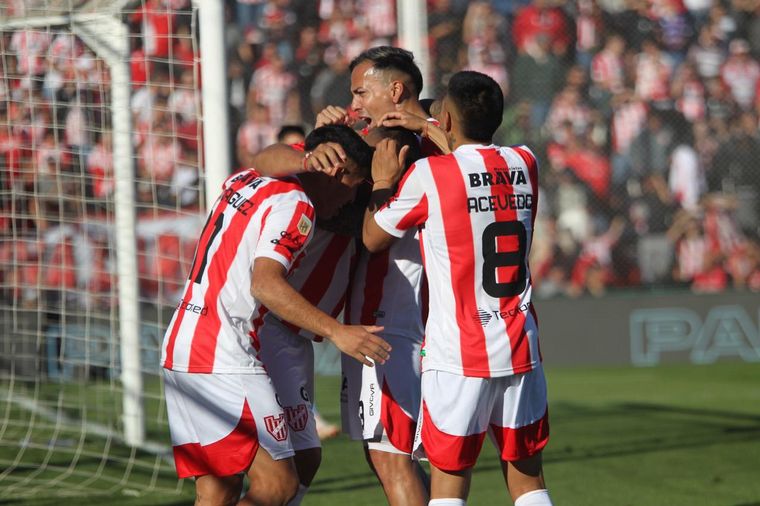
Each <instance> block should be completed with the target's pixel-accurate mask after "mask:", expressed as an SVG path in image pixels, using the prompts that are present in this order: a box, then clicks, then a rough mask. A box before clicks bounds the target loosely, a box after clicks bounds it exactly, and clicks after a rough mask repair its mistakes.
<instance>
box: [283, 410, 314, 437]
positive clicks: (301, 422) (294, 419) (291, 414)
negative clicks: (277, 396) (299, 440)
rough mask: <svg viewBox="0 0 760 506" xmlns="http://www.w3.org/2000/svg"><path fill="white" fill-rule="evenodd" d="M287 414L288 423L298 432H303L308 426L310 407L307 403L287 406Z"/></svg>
mask: <svg viewBox="0 0 760 506" xmlns="http://www.w3.org/2000/svg"><path fill="white" fill-rule="evenodd" d="M285 416H286V417H287V418H288V425H290V428H291V429H292V430H294V431H296V432H301V431H302V430H304V429H305V428H306V422H308V421H309V408H307V407H306V404H299V405H298V406H295V407H291V406H287V407H286V408H285Z"/></svg>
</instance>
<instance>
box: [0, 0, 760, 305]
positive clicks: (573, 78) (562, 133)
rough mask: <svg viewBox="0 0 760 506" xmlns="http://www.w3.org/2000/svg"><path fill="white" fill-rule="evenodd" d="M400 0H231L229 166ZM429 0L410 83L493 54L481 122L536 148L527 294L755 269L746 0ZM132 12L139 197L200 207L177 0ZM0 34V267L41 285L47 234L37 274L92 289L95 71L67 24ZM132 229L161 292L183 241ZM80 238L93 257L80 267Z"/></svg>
mask: <svg viewBox="0 0 760 506" xmlns="http://www.w3.org/2000/svg"><path fill="white" fill-rule="evenodd" d="M395 3H396V2H395V1H394V0H372V1H369V0H321V1H319V2H310V1H305V0H237V1H235V0H227V2H226V7H227V16H228V27H227V28H228V29H227V30H226V41H227V46H228V62H229V63H228V76H227V77H228V82H229V86H230V88H229V92H230V93H229V96H230V110H231V113H232V114H231V118H232V130H231V131H232V132H234V133H235V135H234V138H233V139H231V145H232V147H233V149H234V153H235V155H236V157H237V163H236V166H237V167H246V166H249V165H250V160H251V157H252V156H253V155H254V154H256V153H257V152H258V151H259V150H260V149H261V148H263V147H264V146H266V145H268V144H270V143H272V142H274V141H275V140H276V135H277V132H278V131H279V129H280V128H281V127H282V126H283V125H291V124H296V125H303V126H304V127H306V129H307V130H308V129H309V127H310V126H311V125H313V124H314V121H315V117H316V114H317V113H318V112H319V111H320V110H321V109H322V108H323V107H325V106H327V105H340V106H344V107H346V106H348V105H349V104H350V103H351V94H350V87H349V75H350V73H349V70H348V62H349V61H351V59H352V58H353V57H355V56H356V55H357V54H359V53H360V52H361V51H363V50H365V49H367V48H368V47H371V46H376V45H381V44H389V43H390V44H392V43H395V42H396V33H397V24H396V10H395V9H396V7H395ZM427 5H428V26H429V32H428V33H429V37H428V44H429V47H430V62H431V75H429V76H426V82H427V83H428V87H427V88H426V90H425V94H424V95H427V96H435V95H436V94H437V93H438V92H440V90H441V87H442V86H443V85H445V83H446V82H447V79H448V77H449V76H450V75H451V74H453V73H454V72H456V71H457V70H460V69H463V68H467V69H473V70H478V71H481V72H483V73H486V74H488V75H490V76H492V77H493V78H494V79H495V80H496V81H497V82H498V83H499V84H500V85H501V86H502V89H503V91H504V94H505V97H506V103H507V107H506V108H505V112H504V119H503V123H502V126H501V128H500V129H499V132H498V133H497V136H496V138H495V141H496V142H497V143H499V144H502V145H510V144H515V143H518V142H520V143H522V142H524V143H526V144H528V145H530V146H532V147H534V148H535V151H536V153H537V154H538V156H539V159H540V162H541V164H540V165H541V191H542V195H543V196H542V199H541V209H540V213H539V221H540V224H539V225H538V227H539V229H540V230H542V231H543V233H541V234H537V235H536V239H535V244H534V248H533V250H534V251H533V260H532V265H533V271H534V278H535V284H536V288H537V291H538V293H539V295H540V296H554V295H570V296H578V295H583V294H590V295H594V296H598V295H601V294H603V293H605V292H606V291H607V290H609V289H611V288H618V287H626V288H629V287H647V286H688V287H690V288H691V289H692V290H694V291H698V292H716V291H721V290H726V289H729V288H738V289H751V290H760V240H759V235H758V223H759V221H758V218H759V217H760V175H759V174H758V173H757V171H756V170H755V165H756V164H757V163H758V160H760V136H759V135H758V116H760V91H759V90H760V64H759V63H758V57H759V56H760V6H758V4H757V2H754V1H750V0H730V1H728V0H724V1H717V0H652V1H647V0H576V1H572V2H558V1H552V0H519V1H517V0H516V1H507V0H491V1H464V0H428V1H427ZM128 21H129V23H130V28H131V31H132V33H133V37H132V38H131V40H132V53H131V70H132V80H133V87H134V89H133V96H132V118H133V128H134V145H135V149H136V154H137V174H138V178H137V179H138V181H137V195H138V200H139V202H140V206H139V210H138V211H139V216H140V219H141V220H142V221H151V220H152V221H160V219H161V217H162V216H165V215H166V214H167V213H168V214H169V215H177V214H178V213H179V214H185V213H192V212H194V211H197V208H198V202H199V190H198V179H199V173H200V172H202V169H201V167H202V156H203V155H202V153H201V154H199V151H198V148H199V146H201V142H200V132H199V125H198V118H199V107H200V105H199V104H200V101H199V94H198V93H197V88H198V81H199V73H198V65H199V61H200V58H199V54H198V49H197V44H196V43H195V39H194V36H193V31H194V29H195V22H194V20H193V17H192V15H191V11H190V7H189V2H188V1H186V0H145V1H144V2H143V3H142V4H141V6H140V8H139V9H137V10H135V11H134V12H132V13H131V14H130V15H129V16H128ZM0 43H1V44H2V45H1V46H0V55H1V56H2V58H1V59H0V67H1V68H2V75H3V79H2V80H1V81H0V160H1V162H0V163H1V164H2V173H1V174H0V187H1V189H2V199H1V200H0V233H1V234H2V236H3V241H2V248H0V258H3V259H5V260H9V259H15V263H11V262H8V261H5V262H3V265H4V267H2V268H0V276H2V277H3V283H4V284H5V285H8V284H9V281H8V280H9V279H11V278H13V277H14V276H15V279H19V276H20V279H22V280H25V281H22V282H21V285H22V286H23V285H24V284H28V285H31V286H39V283H40V282H39V277H40V275H41V274H40V273H39V272H37V271H35V269H34V265H35V264H36V262H35V260H36V259H37V258H38V257H40V256H44V258H45V260H44V262H43V263H44V265H45V266H46V267H45V268H46V269H48V270H49V271H50V272H49V273H42V276H41V277H42V279H43V280H44V282H45V283H49V284H51V285H53V286H65V287H68V288H82V287H84V286H88V287H90V288H91V289H96V290H101V291H103V290H108V286H109V279H110V276H111V273H112V267H110V266H109V265H110V263H111V260H112V259H110V258H109V257H108V253H107V250H108V248H107V247H106V246H107V244H106V243H107V240H108V239H107V237H105V236H103V234H100V235H99V234H98V233H97V231H98V230H100V229H99V228H98V227H97V226H91V227H89V228H88V229H87V231H86V233H85V232H82V231H81V230H80V229H81V226H79V225H77V224H76V223H78V222H77V219H78V218H80V217H82V216H85V215H86V216H90V217H93V216H99V215H102V213H103V212H105V211H106V210H107V208H108V206H106V205H105V202H110V201H111V200H112V193H113V179H112V171H113V161H112V154H111V139H110V137H111V136H110V130H111V126H110V120H109V117H108V114H104V113H103V111H105V110H106V108H105V107H103V105H104V104H107V103H108V101H109V100H110V99H109V93H110V91H109V79H110V76H109V73H108V72H107V69H106V67H105V65H104V64H103V62H102V61H101V60H100V59H99V58H97V57H95V56H94V55H93V54H92V52H91V51H90V50H89V49H87V48H86V47H85V45H84V44H83V43H82V42H81V41H80V40H78V39H77V38H76V37H74V36H72V35H69V34H66V33H58V32H56V31H55V30H52V31H44V30H43V31H40V30H31V29H29V30H15V31H6V32H3V33H2V41H1V42H0ZM33 194H34V195H39V196H40V198H37V199H31V198H29V197H30V196H31V195H33ZM64 196H65V198H63V197H64ZM12 217H13V218H12ZM79 221H81V220H79ZM91 222H92V223H96V222H97V220H96V219H93V220H91ZM159 229H160V227H159ZM83 233H85V235H86V236H87V237H88V238H89V244H90V246H88V248H89V250H88V251H89V252H87V254H85V255H84V256H83V254H82V253H81V252H77V251H76V248H80V249H81V248H82V246H81V245H79V246H76V244H79V243H80V242H81V241H74V240H73V239H70V240H66V239H65V238H66V237H74V236H77V234H80V235H81V234H83ZM11 237H13V238H14V239H15V240H14V241H10V240H9V239H10V238H11ZM40 241H41V242H42V245H40ZM146 241H147V242H146V243H145V244H143V246H142V249H141V258H142V261H141V278H142V285H141V286H142V288H143V290H144V292H145V293H146V294H150V293H155V292H156V291H158V292H162V296H165V297H167V300H173V298H174V295H175V292H176V290H178V289H179V287H180V286H181V281H180V280H181V279H182V278H183V277H184V274H183V272H185V271H186V269H187V266H188V265H189V260H190V257H191V256H192V248H193V241H192V240H191V239H188V240H186V238H184V237H177V236H176V234H173V233H172V232H171V231H163V230H162V231H161V232H160V233H159V234H158V237H153V238H152V239H151V240H146ZM99 251H100V252H102V254H101V253H98V252H99ZM82 258H88V259H91V258H95V259H97V260H95V261H94V262H89V261H88V263H90V264H92V265H96V266H98V267H97V268H95V269H89V270H88V269H76V268H75V265H76V263H77V262H80V263H81V261H82V260H81V259H82ZM180 258H181V260H179V259H180ZM57 260H60V261H57ZM12 265H16V267H12ZM19 265H20V266H21V267H18V266H19ZM24 266H29V269H25V267H24ZM83 273H84V274H83ZM56 276H57V277H56ZM157 279H164V280H168V281H169V282H168V283H157V282H156V281H155V280H157ZM159 285H160V286H159ZM93 287H99V288H93ZM30 297H32V296H31V295H30Z"/></svg>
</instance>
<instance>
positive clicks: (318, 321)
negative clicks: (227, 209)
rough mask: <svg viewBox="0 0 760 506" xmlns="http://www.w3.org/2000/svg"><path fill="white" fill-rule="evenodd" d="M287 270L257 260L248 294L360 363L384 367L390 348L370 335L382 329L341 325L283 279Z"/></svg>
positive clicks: (282, 317) (265, 259)
mask: <svg viewBox="0 0 760 506" xmlns="http://www.w3.org/2000/svg"><path fill="white" fill-rule="evenodd" d="M286 273H287V271H286V268H285V266H283V265H282V264H281V263H280V262H278V261H277V260H273V259H271V258H267V257H258V258H256V260H254V263H253V274H252V282H251V293H252V294H253V296H254V297H255V298H256V300H258V301H260V302H261V303H262V304H264V305H265V306H266V307H267V308H269V310H270V311H272V312H273V313H275V314H276V315H277V316H279V317H280V318H281V319H283V320H284V321H287V322H289V323H292V324H293V325H296V326H298V327H301V328H303V329H306V330H308V331H311V332H313V333H314V334H316V335H319V336H324V337H326V338H328V339H330V340H331V341H332V342H333V344H335V346H336V347H337V348H338V349H339V350H340V351H342V352H343V353H345V354H346V355H349V356H351V357H353V358H355V359H356V360H358V361H359V362H362V363H364V364H365V365H369V366H372V362H370V360H369V359H372V360H374V361H375V362H378V363H380V364H384V363H385V361H386V360H387V359H388V357H389V352H390V351H391V347H390V345H389V344H388V343H387V342H385V341H384V340H383V339H381V338H380V337H378V336H376V335H374V334H373V332H379V331H381V330H382V329H383V327H376V326H361V325H343V324H341V323H339V322H338V321H337V320H335V319H334V318H332V317H331V316H329V315H328V314H327V313H325V312H323V311H320V310H319V309H318V308H316V307H314V306H313V305H311V304H310V303H309V302H308V301H307V300H306V299H305V298H304V297H303V296H302V295H301V294H300V293H298V292H297V291H296V290H295V289H293V287H292V286H290V285H289V284H288V282H287V281H286V279H285V275H286Z"/></svg>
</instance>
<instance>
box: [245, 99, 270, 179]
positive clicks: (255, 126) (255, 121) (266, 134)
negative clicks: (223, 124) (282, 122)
mask: <svg viewBox="0 0 760 506" xmlns="http://www.w3.org/2000/svg"><path fill="white" fill-rule="evenodd" d="M277 130H278V129H277V127H275V126H274V125H273V124H272V122H271V121H270V118H269V111H268V109H267V108H266V107H265V106H264V105H261V104H256V103H251V104H249V105H248V117H247V119H246V121H245V122H244V123H243V124H242V125H241V126H240V129H239V130H238V133H237V159H238V165H239V166H241V167H252V166H253V164H252V157H253V155H255V154H256V153H258V152H259V151H260V150H261V149H263V148H265V147H266V146H268V145H270V144H272V143H273V142H274V141H275V139H276V136H277Z"/></svg>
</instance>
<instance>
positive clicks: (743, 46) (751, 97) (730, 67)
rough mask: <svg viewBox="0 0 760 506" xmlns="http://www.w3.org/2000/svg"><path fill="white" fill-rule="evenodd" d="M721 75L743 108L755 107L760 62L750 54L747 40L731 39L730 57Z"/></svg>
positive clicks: (722, 68) (721, 70) (759, 76)
mask: <svg viewBox="0 0 760 506" xmlns="http://www.w3.org/2000/svg"><path fill="white" fill-rule="evenodd" d="M720 77H721V79H722V80H723V82H724V83H725V85H726V86H728V89H729V90H731V95H733V97H734V100H736V103H737V104H739V106H740V107H741V108H742V109H744V110H747V109H750V108H752V107H754V105H755V93H756V92H757V83H758V79H760V64H759V63H757V62H756V61H755V60H754V59H752V57H751V56H750V54H749V44H748V43H747V41H746V40H743V39H735V40H732V41H731V44H730V45H729V57H728V59H727V60H726V63H724V64H723V66H722V67H721V69H720Z"/></svg>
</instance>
